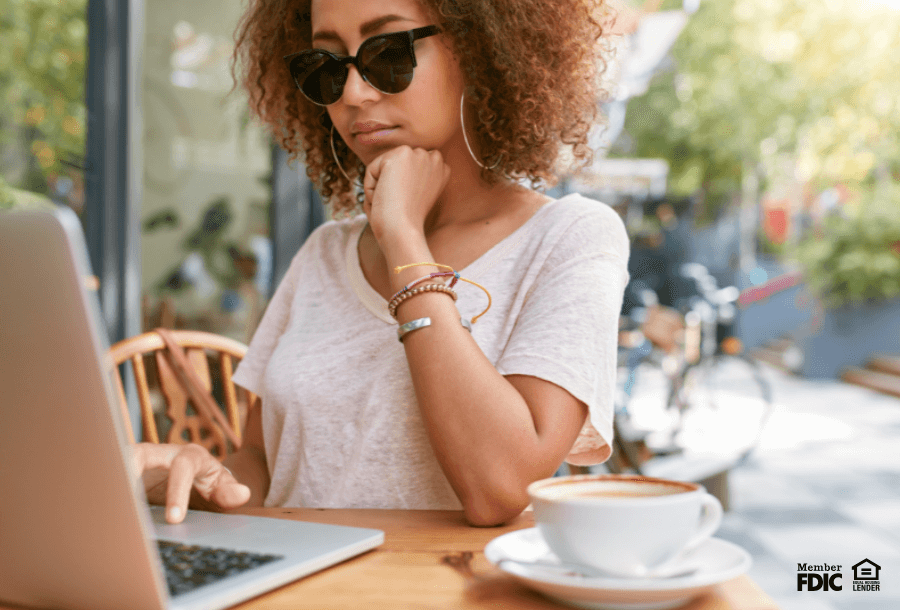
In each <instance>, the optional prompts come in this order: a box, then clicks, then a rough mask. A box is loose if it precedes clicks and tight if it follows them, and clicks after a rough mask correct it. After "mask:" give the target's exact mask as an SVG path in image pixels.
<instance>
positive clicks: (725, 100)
mask: <svg viewBox="0 0 900 610" xmlns="http://www.w3.org/2000/svg"><path fill="white" fill-rule="evenodd" d="M897 40H900V11H896V10H891V9H889V8H887V7H885V6H884V5H882V4H879V3H877V2H875V1H874V0H822V1H818V2H808V1H806V0H721V1H712V0H707V1H704V2H703V3H702V4H701V5H700V9H699V11H698V12H697V13H696V14H694V15H692V16H691V19H690V21H689V23H688V25H687V27H686V28H685V30H684V32H682V35H681V36H680V37H679V40H678V42H677V43H676V45H675V47H674V48H673V50H672V65H671V67H670V69H668V70H664V71H663V72H662V73H660V74H659V75H658V76H657V77H656V78H655V79H654V82H653V83H652V84H651V88H650V91H649V92H648V93H647V94H646V95H644V96H643V97H641V98H639V99H635V100H632V101H631V102H630V103H629V106H628V117H627V120H626V130H627V132H628V133H629V135H630V136H631V139H632V140H633V141H634V149H633V150H628V151H625V152H626V153H627V154H629V155H636V156H640V157H660V158H664V159H667V160H668V161H669V162H670V164H671V174H670V178H671V179H670V188H671V189H672V190H673V191H674V192H675V193H676V194H679V195H687V194H691V193H693V192H695V191H696V190H697V189H702V190H703V191H704V192H705V194H706V195H707V196H708V199H709V200H711V201H718V202H719V203H720V204H721V203H722V202H724V201H727V200H728V199H730V198H731V197H732V196H733V195H734V194H735V193H738V192H739V191H740V184H741V179H742V175H743V171H744V168H748V167H749V168H760V169H761V173H762V177H763V178H764V181H765V182H767V183H769V184H771V183H773V182H775V183H777V182H778V181H779V180H787V181H796V182H800V183H808V184H810V185H812V186H814V187H822V186H826V185H831V184H835V183H838V182H843V183H845V184H849V185H851V186H852V185H859V184H863V183H866V182H870V181H871V180H872V178H873V175H874V173H875V172H877V171H879V170H884V169H885V168H886V169H887V171H888V172H896V171H898V170H900V53H898V52H897V49H896V41H897ZM614 152H615V151H614ZM764 186H765V184H764Z"/></svg>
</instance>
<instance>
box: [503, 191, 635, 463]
mask: <svg viewBox="0 0 900 610" xmlns="http://www.w3.org/2000/svg"><path fill="white" fill-rule="evenodd" d="M590 203H591V204H592V205H590V206H588V208H587V212H586V213H584V214H581V215H579V217H578V218H577V219H576V220H575V221H574V222H572V223H571V224H570V225H569V226H568V227H566V228H565V229H564V230H563V232H562V234H561V236H560V237H559V239H558V240H557V241H556V242H555V243H554V244H553V245H552V246H551V251H550V253H549V255H548V256H547V258H546V260H545V261H544V262H543V264H542V265H541V267H540V269H539V270H538V271H537V275H536V277H535V279H534V282H533V284H532V286H531V287H530V289H529V292H528V294H527V296H526V299H525V302H524V304H523V306H522V310H521V312H520V315H519V317H518V319H517V321H516V325H515V328H514V330H513V333H512V335H511V337H510V340H509V343H508V344H507V346H506V348H505V349H504V351H503V354H502V355H501V357H500V359H499V361H498V363H497V370H498V371H499V372H500V373H501V374H503V375H513V374H516V375H530V376H533V377H538V378H541V379H545V380H547V381H550V382H551V383H554V384H556V385H558V386H560V387H562V388H563V389H565V390H566V391H568V392H569V393H570V394H571V395H572V396H574V397H575V398H577V399H578V400H580V401H582V402H584V403H585V404H586V405H587V407H588V411H589V416H588V418H587V420H586V422H585V424H584V426H583V428H582V430H581V432H580V434H579V435H578V438H577V439H576V441H575V443H574V445H573V446H572V449H571V450H570V452H569V455H568V456H567V457H566V461H567V462H569V463H571V464H576V465H588V464H598V463H600V462H603V461H605V460H606V459H607V458H609V456H610V454H611V453H612V449H611V443H612V438H613V436H612V435H613V423H612V422H613V412H614V398H615V388H616V350H617V338H618V320H619V312H620V310H621V307H622V295H623V292H624V289H625V285H626V283H627V282H628V271H627V263H628V249H629V246H628V236H627V234H626V233H625V227H624V225H623V223H622V221H621V219H620V218H619V216H618V215H617V214H616V213H615V211H613V210H612V208H610V207H609V206H607V205H605V204H601V203H597V202H590Z"/></svg>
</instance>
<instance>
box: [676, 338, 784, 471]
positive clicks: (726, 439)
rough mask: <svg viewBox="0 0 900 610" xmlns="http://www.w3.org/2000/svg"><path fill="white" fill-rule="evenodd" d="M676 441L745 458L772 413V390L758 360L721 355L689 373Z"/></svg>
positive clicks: (686, 378)
mask: <svg viewBox="0 0 900 610" xmlns="http://www.w3.org/2000/svg"><path fill="white" fill-rule="evenodd" d="M680 391H681V395H680V400H679V401H678V402H679V408H680V409H682V418H681V425H680V427H679V431H678V432H677V434H676V437H675V438H676V442H677V444H678V445H680V446H682V447H690V448H691V449H692V450H693V451H696V452H709V453H717V454H732V455H736V456H739V458H740V459H742V460H744V459H746V458H747V457H748V456H749V455H750V453H751V452H752V451H753V449H754V448H756V446H757V445H758V444H759V441H760V437H761V435H762V433H763V429H764V428H765V425H766V422H767V421H768V419H769V416H770V415H771V412H772V390H771V386H770V384H769V382H768V380H767V379H766V377H765V374H764V372H763V370H762V367H760V365H759V363H758V362H756V361H755V360H753V359H752V358H749V357H746V356H739V355H738V356H730V355H724V354H718V355H716V356H714V357H711V358H705V359H703V360H701V361H700V362H699V363H698V364H696V365H694V366H691V367H690V368H689V369H687V371H686V372H685V376H684V381H683V387H682V388H681V390H680Z"/></svg>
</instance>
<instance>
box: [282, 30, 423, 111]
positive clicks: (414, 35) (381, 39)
mask: <svg viewBox="0 0 900 610" xmlns="http://www.w3.org/2000/svg"><path fill="white" fill-rule="evenodd" d="M440 31H441V28H439V27H438V26H436V25H428V26H425V27H422V28H416V29H414V30H408V31H406V32H392V33H390V34H379V35H378V36H373V37H371V38H368V39H366V41H365V42H363V43H362V44H361V45H359V50H358V51H357V52H356V57H347V56H346V55H335V54H334V53H329V52H328V51H323V50H322V49H308V50H306V51H300V52H299V53H293V54H291V55H288V56H287V57H285V58H284V61H285V63H287V67H288V70H289V71H290V73H291V77H293V79H294V82H295V83H296V84H297V87H298V88H299V89H300V91H302V92H303V95H305V96H306V99H308V100H309V101H311V102H312V103H313V104H318V105H320V106H328V105H329V104H333V103H335V102H336V101H338V100H339V99H341V95H343V93H344V84H345V83H346V82H347V74H348V70H349V68H348V67H347V64H352V65H354V66H356V69H357V71H358V72H359V74H360V76H362V77H363V80H365V81H366V82H367V83H369V84H370V85H372V86H373V87H375V88H376V89H378V90H379V91H381V92H382V93H389V94H393V93H400V92H401V91H403V90H404V89H406V88H407V87H409V84H410V83H411V82H412V77H413V68H415V67H416V53H415V51H414V50H413V43H414V42H415V41H416V40H419V39H420V38H427V37H428V36H434V35H435V34H437V33H439V32H440Z"/></svg>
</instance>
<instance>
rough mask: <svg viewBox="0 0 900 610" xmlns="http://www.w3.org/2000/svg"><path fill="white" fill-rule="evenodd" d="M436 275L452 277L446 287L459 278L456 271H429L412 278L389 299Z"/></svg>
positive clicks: (454, 283)
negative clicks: (414, 278)
mask: <svg viewBox="0 0 900 610" xmlns="http://www.w3.org/2000/svg"><path fill="white" fill-rule="evenodd" d="M436 277H452V278H453V279H452V280H450V284H449V285H448V286H447V287H448V288H453V287H454V286H455V285H456V282H457V281H458V280H459V279H461V278H460V276H459V273H458V272H456V271H438V272H436V273H429V274H428V275H425V276H422V277H420V278H419V279H417V280H413V281H412V282H410V283H409V284H407V285H406V286H404V287H403V288H401V289H400V290H398V291H397V292H396V293H395V294H394V296H392V297H391V300H394V299H395V298H397V297H398V296H400V295H401V294H403V293H404V292H406V291H407V290H409V289H410V288H412V287H413V286H415V285H416V284H421V283H422V282H425V281H427V280H433V279H434V278H436Z"/></svg>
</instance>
